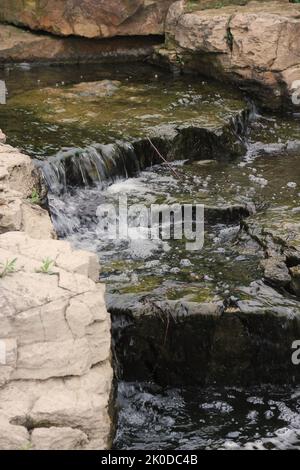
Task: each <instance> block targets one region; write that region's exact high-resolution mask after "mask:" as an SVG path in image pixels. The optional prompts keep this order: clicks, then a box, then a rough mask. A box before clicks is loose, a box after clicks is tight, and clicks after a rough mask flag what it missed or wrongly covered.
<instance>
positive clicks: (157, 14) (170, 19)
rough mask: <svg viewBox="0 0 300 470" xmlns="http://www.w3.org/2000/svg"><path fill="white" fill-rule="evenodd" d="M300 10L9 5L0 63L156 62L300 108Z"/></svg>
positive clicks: (270, 104)
mask: <svg viewBox="0 0 300 470" xmlns="http://www.w3.org/2000/svg"><path fill="white" fill-rule="evenodd" d="M299 12H300V5H299V4H296V3H291V2H289V1H288V0H277V1H273V0H269V1H259V2H255V1H254V2H253V1H250V2H248V1H246V0H230V1H226V2H222V7H220V2H219V3H218V2H215V1H210V2H208V1H205V0H200V1H192V0H180V1H175V2H174V1H172V0H160V1H144V0H134V1H131V2H128V1H120V0H114V1H112V2H106V1H101V0H93V1H92V0H84V1H83V2H77V1H75V0H70V1H68V2H61V1H59V0H51V1H49V2H46V3H45V2H42V1H36V2H23V1H21V0H18V1H14V2H12V1H10V0H9V1H8V0H1V1H0V21H2V23H3V24H2V25H0V43H1V46H0V62H2V63H3V62H4V63H7V62H41V61H42V62H45V61H46V62H73V63H74V62H88V61H116V60H117V61H120V60H128V59H133V60H144V59H150V58H151V60H154V61H155V62H156V63H159V64H161V65H164V66H166V65H167V66H168V67H170V66H171V67H172V68H175V69H176V70H180V71H182V72H186V71H188V70H189V71H193V72H196V73H198V74H200V75H202V76H203V75H205V76H207V77H214V78H217V79H218V80H220V81H229V82H233V83H235V84H238V85H239V86H240V87H241V88H242V89H243V90H245V91H246V92H247V93H248V94H250V95H251V96H253V97H255V99H256V100H257V101H258V102H259V103H260V104H261V105H262V106H264V107H265V108H269V109H276V110H278V109H282V108H285V109H292V110H295V109H296V110H297V109H299V105H298V103H299V93H297V87H298V85H297V80H299V76H300V52H299V51H300V43H299V38H300V34H299V32H300V20H299ZM15 26H18V28H16V27H15ZM22 27H23V28H24V27H25V28H26V30H24V29H21V28H22ZM45 32H46V33H47V34H45ZM41 33H42V34H41ZM164 35H165V36H166V41H165V44H164V45H163V46H161V45H160V46H158V45H157V44H158V43H162V42H163V41H164ZM155 45H156V46H157V48H156V51H155V52H154V46H155ZM286 51H289V53H288V54H287V52H286ZM295 92H296V95H294V96H295V100H292V96H293V94H294V93H295Z"/></svg>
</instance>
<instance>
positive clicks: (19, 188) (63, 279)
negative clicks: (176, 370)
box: [0, 136, 113, 450]
mask: <svg viewBox="0 0 300 470" xmlns="http://www.w3.org/2000/svg"><path fill="white" fill-rule="evenodd" d="M2 140H4V136H3V137H2ZM38 185H39V174H38V173H37V171H36V170H35V169H34V166H33V164H32V162H31V160H30V158H29V157H27V156H25V155H22V154H21V153H19V152H18V151H17V150H16V149H14V148H12V147H10V146H8V145H5V144H4V143H1V144H0V233H1V235H0V263H1V264H0V330H1V337H0V350H1V361H0V396H1V398H0V403H1V404H0V449H5V450H9V449H15V450H21V449H56V450H57V449H68V450H70V449H103V448H107V447H109V445H110V441H111V437H110V436H111V430H112V420H111V410H110V401H111V395H112V379H113V371H112V367H111V352H110V346H111V335H110V318H109V315H108V313H107V310H106V306H105V300H104V294H105V288H104V286H103V285H101V284H99V283H98V282H97V281H98V278H99V264H98V259H97V257H96V255H92V254H90V253H88V252H84V251H74V250H72V248H71V245H70V244H69V243H68V242H63V241H58V240H55V239H53V238H54V236H55V235H54V233H53V229H52V224H51V221H50V218H49V216H48V213H47V212H46V211H45V210H44V209H42V208H40V207H39V206H38V205H34V204H32V200H30V199H29V198H31V199H32V191H33V188H39V186H38ZM37 239H38V241H37Z"/></svg>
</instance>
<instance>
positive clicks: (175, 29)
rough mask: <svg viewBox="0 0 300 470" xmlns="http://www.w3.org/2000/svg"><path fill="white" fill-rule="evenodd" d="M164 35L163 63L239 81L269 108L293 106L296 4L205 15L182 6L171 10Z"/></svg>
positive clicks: (298, 64)
mask: <svg viewBox="0 0 300 470" xmlns="http://www.w3.org/2000/svg"><path fill="white" fill-rule="evenodd" d="M166 31H167V42H166V47H165V48H164V49H163V50H161V53H160V57H161V58H162V61H163V62H169V63H171V64H173V65H174V66H176V67H179V68H181V69H183V70H185V69H192V70H195V71H198V72H201V74H205V75H207V76H213V77H216V78H219V79H220V78H222V79H225V80H228V81H233V82H236V83H238V84H240V85H241V87H242V88H243V89H245V90H247V91H248V92H250V93H252V94H253V95H254V96H256V98H257V99H259V100H260V102H261V103H262V104H263V105H264V106H265V107H267V108H280V107H281V106H285V107H288V108H292V107H293V102H292V94H293V93H294V92H295V90H294V89H293V84H294V82H295V80H297V79H298V78H299V70H300V61H299V53H298V51H299V37H300V34H299V32H300V21H299V6H298V5H295V4H291V3H289V2H288V1H287V0H286V1H274V2H251V3H249V4H247V5H246V6H243V7H239V6H228V7H224V8H218V9H215V10H214V9H207V10H201V9H199V8H197V6H196V5H195V6H194V7H193V8H189V4H188V3H186V2H184V1H179V2H176V3H174V5H172V6H171V8H170V11H169V14H168V17H167V24H166ZM290 44H292V45H293V46H292V47H290ZM287 50H289V54H286V51H287ZM295 107H297V106H295Z"/></svg>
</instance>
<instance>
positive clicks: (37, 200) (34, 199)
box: [29, 188, 41, 204]
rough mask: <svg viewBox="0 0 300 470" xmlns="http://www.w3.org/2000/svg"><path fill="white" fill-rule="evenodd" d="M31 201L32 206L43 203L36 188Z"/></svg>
mask: <svg viewBox="0 0 300 470" xmlns="http://www.w3.org/2000/svg"><path fill="white" fill-rule="evenodd" d="M29 200H30V202H31V204H40V203H41V198H40V195H39V192H38V190H37V189H36V188H33V190H32V193H31V196H30V198H29Z"/></svg>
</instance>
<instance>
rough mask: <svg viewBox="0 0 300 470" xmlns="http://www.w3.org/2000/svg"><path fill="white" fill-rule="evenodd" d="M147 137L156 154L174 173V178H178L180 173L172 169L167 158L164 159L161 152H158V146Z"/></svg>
mask: <svg viewBox="0 0 300 470" xmlns="http://www.w3.org/2000/svg"><path fill="white" fill-rule="evenodd" d="M147 139H148V140H149V142H150V145H151V147H152V148H153V149H154V150H155V151H156V153H157V155H158V156H159V157H160V158H161V159H162V161H163V162H164V163H165V164H166V165H167V166H168V168H169V169H170V170H171V171H172V172H173V173H174V175H175V176H176V178H178V179H180V175H179V174H178V173H177V171H175V170H174V168H173V167H172V166H171V165H170V163H169V162H168V160H166V159H165V157H163V156H162V154H161V153H160V151H159V150H158V148H157V147H156V146H155V145H154V143H153V142H152V140H151V139H150V137H147Z"/></svg>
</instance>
